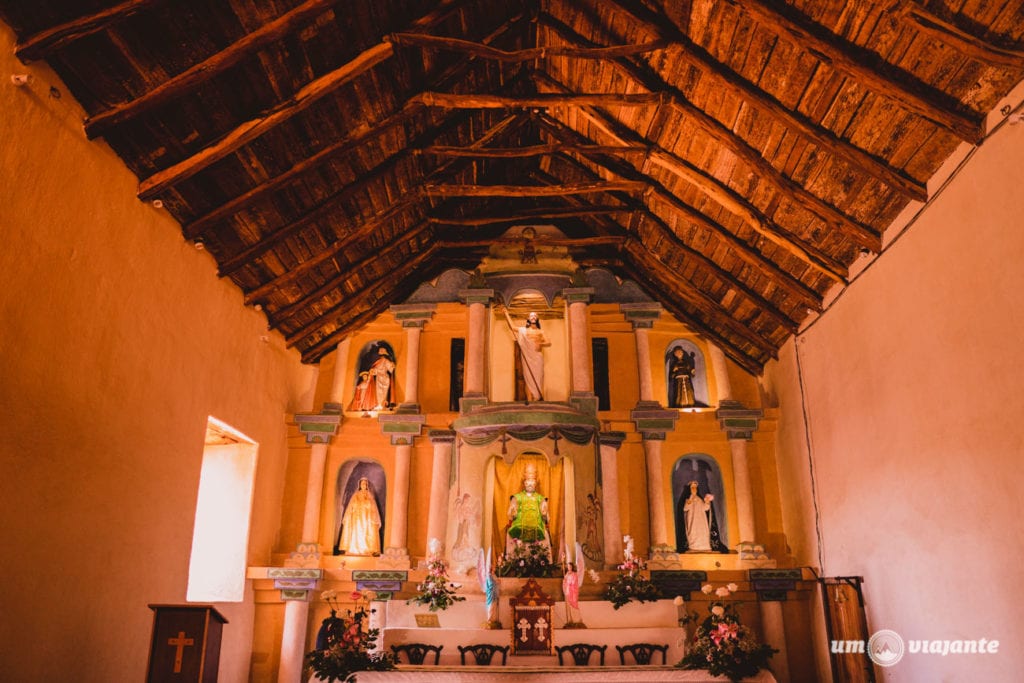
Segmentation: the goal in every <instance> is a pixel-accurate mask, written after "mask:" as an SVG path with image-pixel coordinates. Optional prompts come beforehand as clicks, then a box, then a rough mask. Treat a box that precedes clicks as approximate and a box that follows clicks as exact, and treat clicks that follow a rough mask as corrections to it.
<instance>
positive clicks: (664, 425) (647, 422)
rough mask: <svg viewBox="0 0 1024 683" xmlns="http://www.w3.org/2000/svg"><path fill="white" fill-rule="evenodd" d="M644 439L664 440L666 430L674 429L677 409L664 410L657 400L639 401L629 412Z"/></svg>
mask: <svg viewBox="0 0 1024 683" xmlns="http://www.w3.org/2000/svg"><path fill="white" fill-rule="evenodd" d="M629 419H631V420H633V423H634V424H635V425H636V431H638V432H640V435H641V436H642V437H643V440H644V441H664V440H665V434H666V433H667V432H671V431H675V428H676V421H677V420H678V419H679V411H678V410H666V409H665V408H662V407H661V404H659V403H658V402H657V401H641V402H640V403H638V404H637V405H636V407H635V408H633V410H631V411H630V413H629Z"/></svg>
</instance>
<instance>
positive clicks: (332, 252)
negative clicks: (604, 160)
mask: <svg viewBox="0 0 1024 683" xmlns="http://www.w3.org/2000/svg"><path fill="white" fill-rule="evenodd" d="M516 123H521V119H519V118H518V117H516V116H509V117H506V118H505V119H502V120H501V121H500V122H499V123H497V124H496V125H494V126H492V127H491V129H490V130H488V131H487V133H485V134H484V135H482V136H481V137H480V139H479V140H477V141H476V142H475V143H474V144H478V145H485V144H487V143H488V142H490V141H491V140H493V139H494V138H496V137H497V136H499V135H501V134H502V133H503V132H505V131H506V129H507V128H508V127H509V126H511V125H513V124H516ZM456 163H458V162H457V161H449V162H445V163H444V164H441V165H440V166H438V167H437V168H436V169H434V170H433V171H432V172H431V173H430V175H428V176H427V178H426V179H425V180H427V181H429V180H431V179H439V178H441V177H442V176H443V174H445V173H447V172H448V171H449V170H450V169H451V168H452V167H453V166H454V165H455V164H456ZM421 200H422V196H421V195H419V194H418V193H416V192H412V193H409V194H407V195H405V197H403V198H402V200H401V201H399V202H396V203H395V204H393V205H392V206H390V207H389V208H387V209H385V210H384V211H382V212H379V213H377V214H376V215H375V216H373V217H372V218H370V219H369V220H367V221H366V222H364V223H363V224H361V225H359V226H357V227H356V228H355V229H353V231H352V232H351V233H350V234H349V235H348V236H346V237H345V238H342V239H338V240H336V241H335V242H334V243H333V244H331V245H330V246H328V247H326V248H325V249H323V250H322V251H321V252H320V253H319V254H317V255H316V256H314V257H312V258H310V259H307V260H305V261H303V262H301V263H298V264H296V265H294V266H292V267H291V268H289V269H288V270H287V271H286V272H284V273H282V274H281V275H279V276H277V277H276V278H272V279H271V280H270V281H268V282H266V283H264V284H263V285H260V286H259V287H257V288H255V289H254V290H252V291H250V292H248V293H247V294H246V297H245V302H246V304H250V303H254V302H255V301H257V300H258V299H259V298H260V297H262V296H264V295H266V293H267V292H269V291H270V290H271V289H273V288H275V287H279V286H282V285H284V284H287V283H289V282H293V281H295V280H296V279H297V278H298V277H299V276H301V275H303V274H304V273H306V272H308V271H309V270H311V269H312V268H315V267H316V266H318V265H320V264H321V263H323V262H324V261H326V260H327V259H330V258H333V257H334V256H336V255H337V254H338V253H340V252H341V250H342V249H345V248H346V247H347V246H348V245H349V244H351V243H352V241H354V240H355V239H357V238H358V237H359V236H362V235H366V234H369V233H370V232H372V231H374V230H376V229H377V228H379V227H380V226H382V225H385V224H386V223H387V222H388V221H390V220H393V219H394V218H395V217H397V216H398V215H399V213H401V212H403V211H406V210H408V209H409V208H410V207H412V206H414V205H416V204H418V203H419V202H420V201H421ZM258 244H259V243H257V245H258ZM257 245H252V247H250V250H252V251H251V254H252V255H251V256H249V257H248V258H247V259H246V260H250V259H251V258H255V256H256V255H258V254H262V253H264V252H265V251H266V249H263V248H262V247H261V250H260V251H257V250H256V249H255V247H257ZM267 248H269V247H267ZM221 270H222V272H221V275H224V274H225V273H224V272H223V266H222V268H221Z"/></svg>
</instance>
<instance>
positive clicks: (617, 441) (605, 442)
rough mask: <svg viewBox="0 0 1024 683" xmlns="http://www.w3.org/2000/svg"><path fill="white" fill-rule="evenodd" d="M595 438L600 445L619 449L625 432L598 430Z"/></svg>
mask: <svg viewBox="0 0 1024 683" xmlns="http://www.w3.org/2000/svg"><path fill="white" fill-rule="evenodd" d="M597 439H598V442H599V443H600V444H601V445H602V446H611V447H612V448H614V449H615V450H619V448H621V447H622V444H623V442H624V441H625V440H626V432H598V435H597Z"/></svg>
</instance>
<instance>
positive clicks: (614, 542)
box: [599, 432, 626, 569]
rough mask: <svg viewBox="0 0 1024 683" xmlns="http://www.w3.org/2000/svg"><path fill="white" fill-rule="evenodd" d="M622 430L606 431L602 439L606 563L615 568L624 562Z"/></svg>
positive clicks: (601, 435)
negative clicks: (620, 457) (621, 503)
mask: <svg viewBox="0 0 1024 683" xmlns="http://www.w3.org/2000/svg"><path fill="white" fill-rule="evenodd" d="M625 436H626V435H625V434H624V433H622V432H604V433H602V434H600V435H599V438H600V439H601V488H602V501H601V505H602V509H603V510H604V565H605V568H606V569H613V568H615V567H616V566H617V565H620V564H622V560H623V557H622V512H621V510H620V509H619V459H618V451H619V447H620V446H621V445H622V441H623V439H624V438H625Z"/></svg>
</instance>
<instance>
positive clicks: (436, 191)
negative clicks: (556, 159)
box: [421, 180, 647, 197]
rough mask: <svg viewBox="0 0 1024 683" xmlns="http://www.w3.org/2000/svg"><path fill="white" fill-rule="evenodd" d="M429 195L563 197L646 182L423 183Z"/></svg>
mask: <svg viewBox="0 0 1024 683" xmlns="http://www.w3.org/2000/svg"><path fill="white" fill-rule="evenodd" d="M421 188H422V192H423V194H424V195H426V196H427V197H563V196H567V195H577V194H594V193H596V192H638V191H643V190H645V189H646V188H647V184H646V183H643V182H637V181H632V180H613V181H595V182H586V183H565V184H563V185H546V186H545V185H437V184H427V185H423V186H421Z"/></svg>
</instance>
